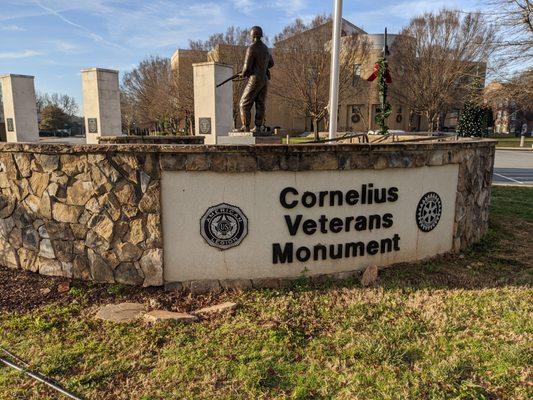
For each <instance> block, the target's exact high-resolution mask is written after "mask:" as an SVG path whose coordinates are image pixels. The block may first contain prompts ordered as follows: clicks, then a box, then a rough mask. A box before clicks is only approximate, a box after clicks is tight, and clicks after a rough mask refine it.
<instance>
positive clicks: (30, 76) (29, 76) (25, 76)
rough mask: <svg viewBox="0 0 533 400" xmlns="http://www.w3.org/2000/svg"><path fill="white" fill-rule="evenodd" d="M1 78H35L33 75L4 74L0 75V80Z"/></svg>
mask: <svg viewBox="0 0 533 400" xmlns="http://www.w3.org/2000/svg"><path fill="white" fill-rule="evenodd" d="M2 78H31V79H34V78H35V76H33V75H20V74H4V75H0V79H2Z"/></svg>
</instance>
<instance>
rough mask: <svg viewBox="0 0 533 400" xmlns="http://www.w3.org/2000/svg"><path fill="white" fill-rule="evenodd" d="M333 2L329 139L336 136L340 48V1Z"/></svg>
mask: <svg viewBox="0 0 533 400" xmlns="http://www.w3.org/2000/svg"><path fill="white" fill-rule="evenodd" d="M333 1H334V12H333V35H332V36H333V37H332V39H333V40H332V42H333V44H332V48H331V78H330V83H329V138H330V139H334V138H335V136H337V113H338V108H339V57H340V47H341V26H342V0H333Z"/></svg>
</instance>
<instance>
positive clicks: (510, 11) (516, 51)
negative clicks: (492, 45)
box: [487, 0, 533, 68]
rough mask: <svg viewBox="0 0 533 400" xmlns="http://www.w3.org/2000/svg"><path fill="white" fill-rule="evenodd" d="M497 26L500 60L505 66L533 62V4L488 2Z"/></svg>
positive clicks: (505, 0)
mask: <svg viewBox="0 0 533 400" xmlns="http://www.w3.org/2000/svg"><path fill="white" fill-rule="evenodd" d="M487 4H488V5H489V6H490V7H491V10H492V11H491V12H490V16H492V17H493V20H494V22H495V24H496V26H497V29H498V33H499V38H498V41H497V50H498V58H499V59H500V60H501V61H502V62H503V63H505V64H508V65H509V64H511V63H513V64H515V65H516V64H517V63H524V64H525V65H526V67H529V68H531V62H532V60H533V2H531V1H530V0H487Z"/></svg>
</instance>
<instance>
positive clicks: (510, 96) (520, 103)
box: [485, 69, 533, 112]
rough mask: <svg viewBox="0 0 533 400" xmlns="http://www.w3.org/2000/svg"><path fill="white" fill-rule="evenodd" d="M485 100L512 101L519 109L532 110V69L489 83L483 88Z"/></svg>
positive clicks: (495, 102)
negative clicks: (507, 78) (502, 80)
mask: <svg viewBox="0 0 533 400" xmlns="http://www.w3.org/2000/svg"><path fill="white" fill-rule="evenodd" d="M485 100H486V101H488V102H490V103H493V104H503V103H513V104H514V106H515V107H516V108H518V109H519V110H521V111H525V112H533V69H529V70H527V71H524V72H521V73H519V74H516V75H514V76H513V77H512V78H510V79H509V80H506V81H504V82H499V83H496V84H494V85H489V86H488V87H487V88H486V90H485Z"/></svg>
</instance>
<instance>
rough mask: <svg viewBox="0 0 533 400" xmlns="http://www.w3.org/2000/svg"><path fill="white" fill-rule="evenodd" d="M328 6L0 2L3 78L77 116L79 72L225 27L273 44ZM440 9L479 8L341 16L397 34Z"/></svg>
mask: <svg viewBox="0 0 533 400" xmlns="http://www.w3.org/2000/svg"><path fill="white" fill-rule="evenodd" d="M332 7H333V1H332V0H218V1H215V0H154V1H143V0H0V75H1V74H6V73H12V74H24V75H33V76H35V86H36V90H37V91H40V92H43V93H44V92H46V93H61V94H68V95H70V96H73V97H74V98H75V99H76V100H77V102H78V104H79V106H80V109H81V77H80V70H81V69H83V68H88V67H100V68H109V69H116V70H119V71H120V72H121V74H122V73H124V72H126V71H128V70H131V69H132V68H134V67H135V66H136V65H137V64H138V63H139V61H140V60H142V59H143V58H145V57H147V56H150V55H159V56H164V57H170V56H171V55H172V53H174V51H175V50H176V49H178V48H186V47H187V45H188V42H189V39H193V40H198V39H207V37H208V36H209V35H210V34H212V33H216V32H223V31H225V30H226V28H227V27H228V26H230V25H235V26H240V27H249V26H252V25H261V26H262V27H263V30H264V31H265V34H266V35H267V36H269V37H270V38H273V37H274V35H275V34H276V33H278V32H279V31H280V30H281V29H282V28H283V27H284V26H286V25H287V24H289V23H290V22H291V21H293V20H294V19H295V18H298V17H299V18H302V19H303V20H306V21H308V20H310V19H312V18H313V16H315V15H317V14H331V12H332ZM443 7H448V8H457V9H461V10H464V11H473V10H477V9H480V8H481V7H482V2H481V0H406V1H403V0H396V1H393V0H380V1H379V2H378V1H369V0H365V1H362V0H344V7H343V17H344V18H346V19H347V20H349V21H350V22H352V23H354V24H355V25H357V26H359V27H361V28H362V29H364V30H365V31H367V32H368V33H379V32H382V31H383V29H384V27H385V26H387V27H388V30H389V32H391V33H395V32H398V31H399V30H400V29H401V28H402V26H404V25H406V24H407V23H408V22H409V19H410V18H411V17H413V16H416V15H418V14H421V13H423V12H425V11H437V10H439V9H441V8H443Z"/></svg>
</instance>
